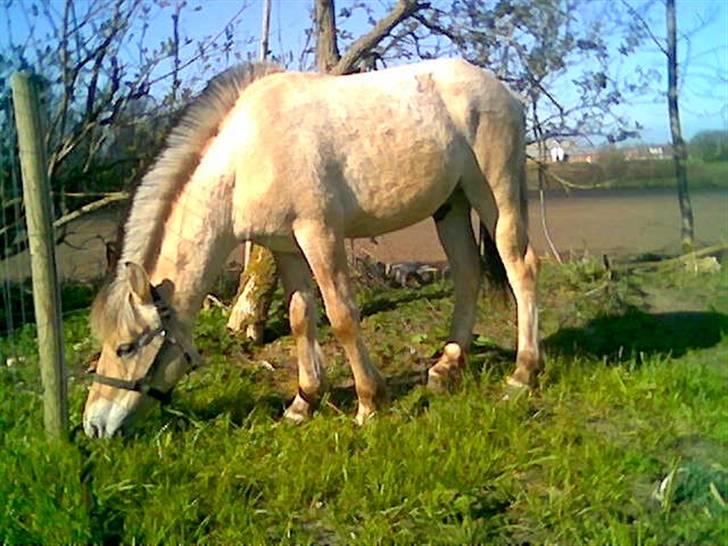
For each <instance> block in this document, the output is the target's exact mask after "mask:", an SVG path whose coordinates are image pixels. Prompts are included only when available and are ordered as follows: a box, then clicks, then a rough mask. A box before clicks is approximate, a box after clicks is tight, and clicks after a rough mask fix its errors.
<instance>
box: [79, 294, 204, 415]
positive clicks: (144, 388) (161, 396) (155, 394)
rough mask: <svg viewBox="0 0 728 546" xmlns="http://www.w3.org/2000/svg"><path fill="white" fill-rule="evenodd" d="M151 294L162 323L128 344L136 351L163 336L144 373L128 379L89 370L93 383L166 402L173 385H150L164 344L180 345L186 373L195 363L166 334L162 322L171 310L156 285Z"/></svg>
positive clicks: (168, 316) (174, 340)
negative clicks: (164, 387) (164, 388)
mask: <svg viewBox="0 0 728 546" xmlns="http://www.w3.org/2000/svg"><path fill="white" fill-rule="evenodd" d="M151 294H152V301H153V302H154V306H155V307H156V309H157V312H158V313H159V318H160V319H161V321H162V325H161V326H159V327H158V328H156V329H154V330H151V331H148V332H144V333H142V334H141V335H140V336H139V337H137V338H136V339H135V340H134V341H132V342H131V343H130V344H128V345H129V346H130V347H131V348H133V350H134V351H137V350H139V349H141V348H143V347H146V346H147V345H149V344H150V343H151V342H152V341H154V339H155V338H157V337H160V336H162V337H163V340H162V343H161V344H160V346H159V349H157V353H156V354H155V355H154V360H153V361H152V363H151V365H150V366H149V368H147V371H146V373H145V374H144V375H143V376H142V377H140V378H139V379H133V380H129V379H121V378H119V377H111V376H108V375H101V374H98V373H96V371H95V369H94V370H91V374H92V381H93V382H94V383H101V384H102V385H108V386H109V387H114V388H116V389H124V390H127V391H134V392H138V393H141V394H145V395H147V396H149V397H151V398H154V399H155V400H158V401H159V402H160V403H161V404H168V403H169V402H170V401H171V399H172V391H173V390H174V387H172V388H170V389H169V390H168V391H162V390H160V389H157V388H155V387H152V385H151V381H152V378H153V377H154V374H155V373H156V371H157V369H158V368H159V366H160V362H161V360H160V355H161V354H162V353H163V352H164V348H165V346H166V345H168V344H169V345H177V346H179V347H180V349H181V350H182V355H183V356H184V358H185V360H186V362H187V370H185V372H186V373H189V372H191V371H192V370H193V369H195V368H196V363H195V358H193V356H192V354H190V353H189V352H188V351H186V350H185V349H184V348H183V347H182V346H181V345H180V344H179V343H178V342H177V340H176V339H175V338H174V337H172V336H171V335H168V333H167V329H166V328H165V327H164V322H165V320H167V319H169V318H170V316H171V311H170V309H169V307H168V306H167V304H166V303H165V302H164V300H163V299H162V296H161V295H160V294H159V291H158V290H157V289H156V287H154V286H152V287H151ZM120 349H121V346H120V347H119V348H117V354H118V353H119V352H120ZM119 356H121V355H119Z"/></svg>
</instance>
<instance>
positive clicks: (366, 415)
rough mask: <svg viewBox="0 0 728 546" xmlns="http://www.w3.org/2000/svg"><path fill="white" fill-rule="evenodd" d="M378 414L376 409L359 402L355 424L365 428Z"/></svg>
mask: <svg viewBox="0 0 728 546" xmlns="http://www.w3.org/2000/svg"><path fill="white" fill-rule="evenodd" d="M376 414H377V410H376V409H375V408H374V407H371V406H367V405H364V404H362V403H361V402H359V405H358V408H357V410H356V417H354V422H355V423H356V424H357V425H359V426H360V427H361V426H364V425H365V424H366V423H367V422H368V421H369V420H371V419H372V418H373V417H374V416H375V415H376Z"/></svg>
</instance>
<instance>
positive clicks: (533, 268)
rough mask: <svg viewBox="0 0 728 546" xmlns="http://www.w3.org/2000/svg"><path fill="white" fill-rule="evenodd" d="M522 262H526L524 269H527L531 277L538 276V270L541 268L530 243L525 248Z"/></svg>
mask: <svg viewBox="0 0 728 546" xmlns="http://www.w3.org/2000/svg"><path fill="white" fill-rule="evenodd" d="M524 261H525V262H526V267H527V268H528V270H529V272H530V274H531V275H532V276H533V277H536V276H537V275H538V272H539V269H540V268H541V260H539V258H538V254H536V251H535V250H534V249H533V246H532V245H531V244H530V243H529V245H528V247H527V248H526V256H525V260H524Z"/></svg>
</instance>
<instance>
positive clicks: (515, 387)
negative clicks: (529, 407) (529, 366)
mask: <svg viewBox="0 0 728 546" xmlns="http://www.w3.org/2000/svg"><path fill="white" fill-rule="evenodd" d="M531 391H532V388H531V387H530V386H529V385H527V384H525V383H523V382H521V381H518V380H517V379H514V378H513V377H508V378H507V379H506V386H505V389H504V391H503V396H502V397H501V400H504V401H508V400H518V399H519V398H522V397H524V396H530V395H531Z"/></svg>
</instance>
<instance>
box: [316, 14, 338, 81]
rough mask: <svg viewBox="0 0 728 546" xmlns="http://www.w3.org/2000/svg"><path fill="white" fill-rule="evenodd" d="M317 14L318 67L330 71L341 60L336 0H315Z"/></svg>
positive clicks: (322, 70)
mask: <svg viewBox="0 0 728 546" xmlns="http://www.w3.org/2000/svg"><path fill="white" fill-rule="evenodd" d="M315 2H316V4H315V10H316V11H315V15H316V68H317V69H318V71H319V72H329V71H330V70H331V69H332V68H333V67H334V66H336V63H338V62H339V59H340V58H341V56H340V55H339V47H338V46H337V43H336V14H335V8H334V0H315Z"/></svg>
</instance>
